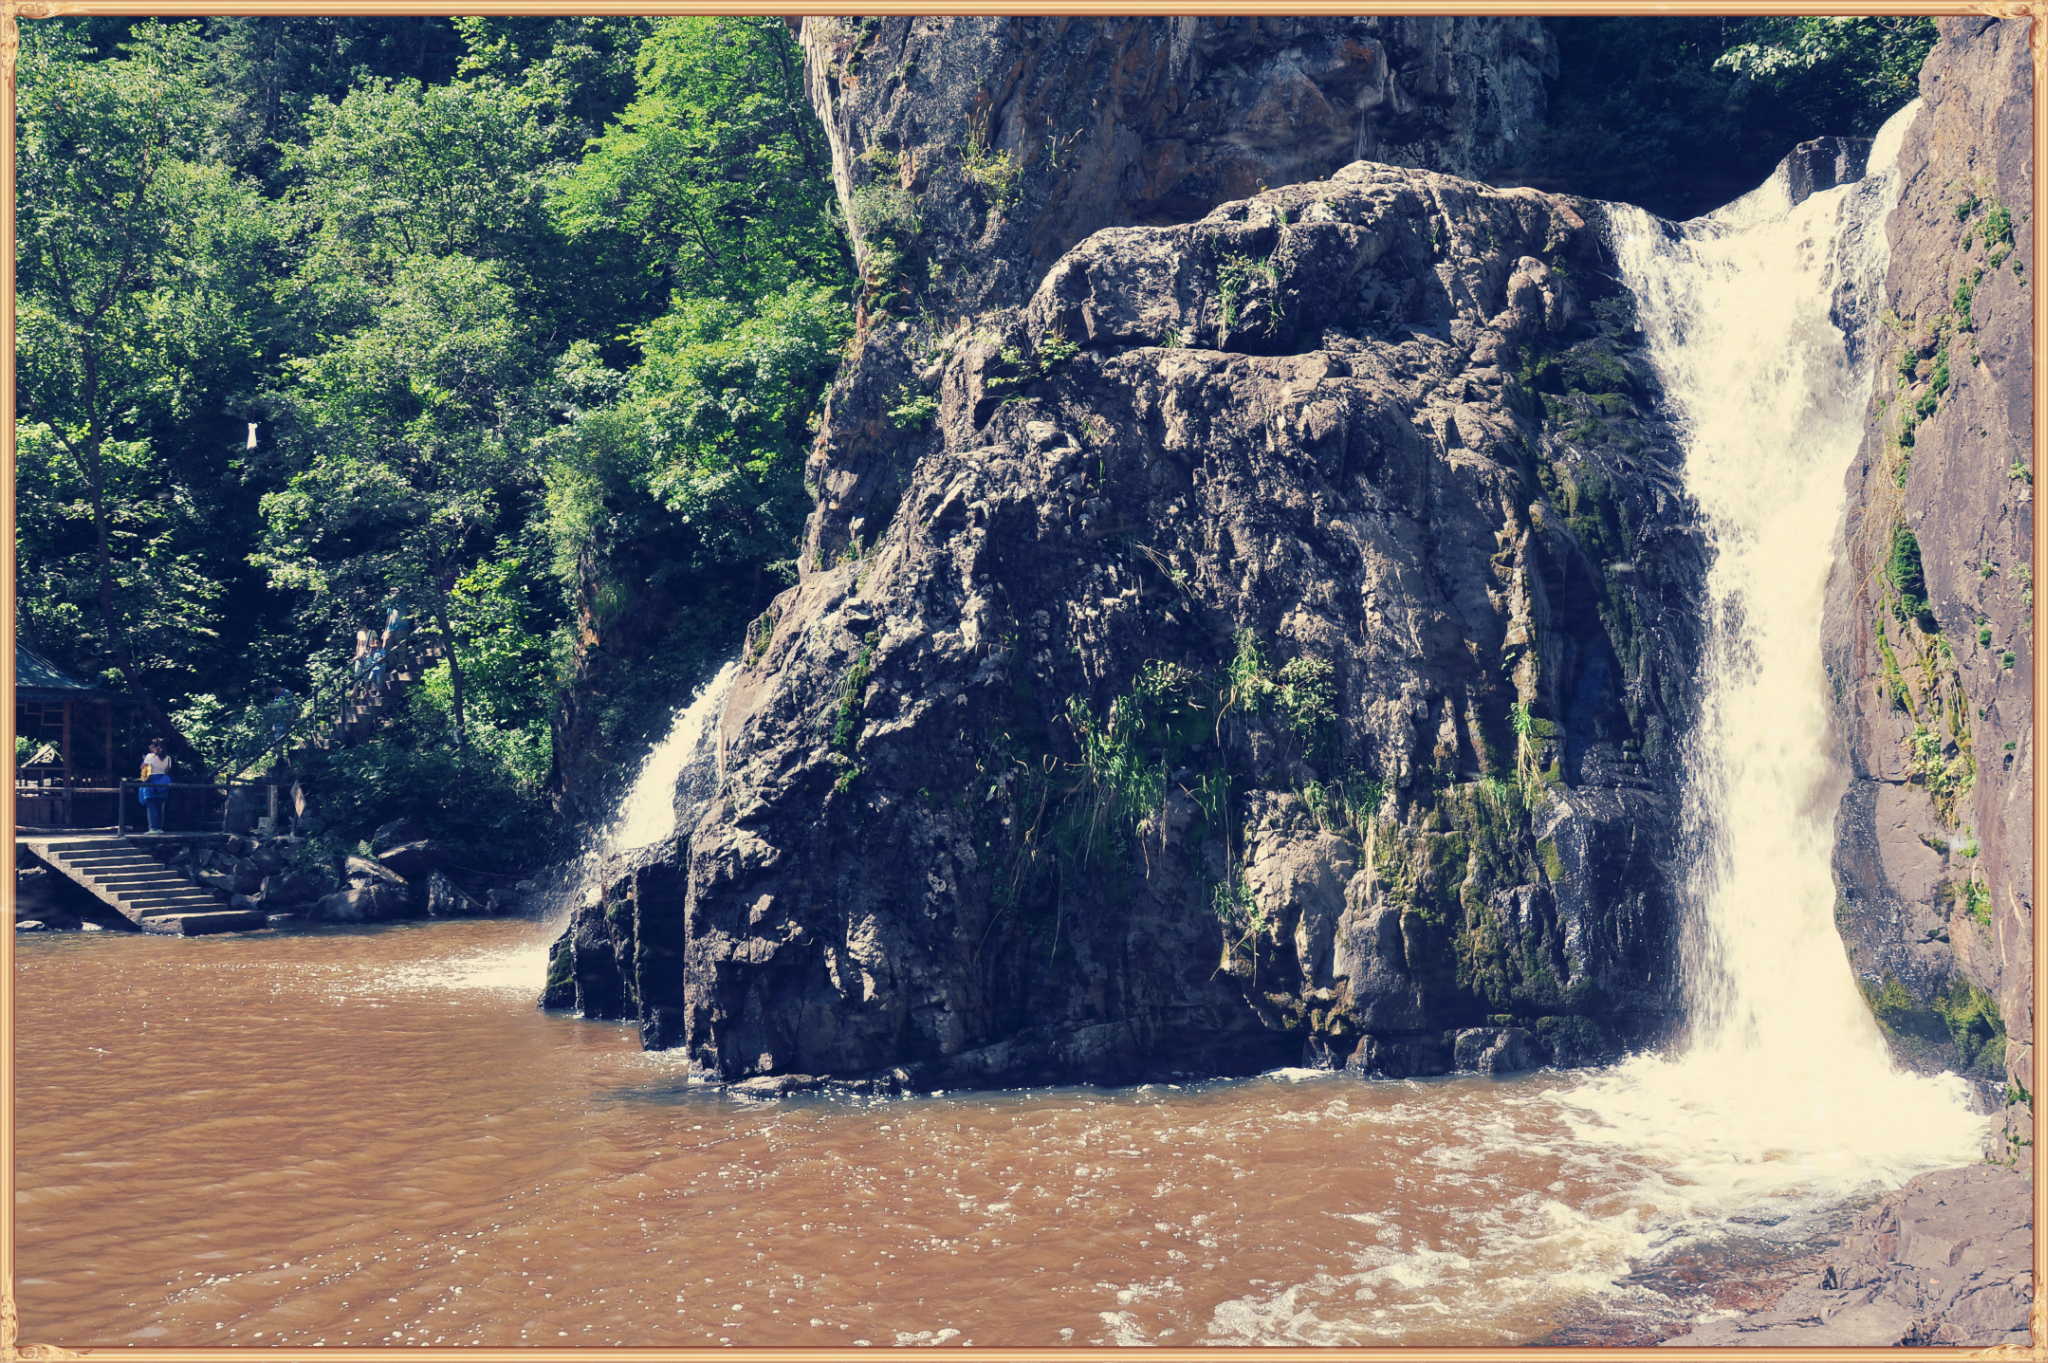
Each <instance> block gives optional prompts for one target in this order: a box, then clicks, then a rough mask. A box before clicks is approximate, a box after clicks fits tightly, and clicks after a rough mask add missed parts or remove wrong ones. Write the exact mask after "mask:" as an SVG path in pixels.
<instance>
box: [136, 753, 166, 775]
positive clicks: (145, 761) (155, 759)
mask: <svg viewBox="0 0 2048 1363" xmlns="http://www.w3.org/2000/svg"><path fill="white" fill-rule="evenodd" d="M142 774H143V775H144V776H169V775H170V774H171V755H170V754H169V753H164V754H161V755H159V754H157V753H153V752H146V753H144V754H143V755H142Z"/></svg>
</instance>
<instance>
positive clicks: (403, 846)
mask: <svg viewBox="0 0 2048 1363" xmlns="http://www.w3.org/2000/svg"><path fill="white" fill-rule="evenodd" d="M377 861H378V863H379V864H380V865H382V866H384V867H385V868H386V869H388V870H390V871H391V872H393V873H394V874H396V875H399V876H402V877H404V878H405V879H406V880H414V879H417V878H419V877H420V876H423V875H425V874H427V873H428V872H430V871H438V870H440V869H442V868H443V867H445V866H447V865H448V862H449V856H448V849H447V848H445V847H443V846H441V844H439V843H437V842H432V841H429V840H428V839H425V838H422V839H420V840H419V841H417V842H402V843H399V844H397V845H396V846H393V847H387V848H385V849H384V850H383V851H381V852H379V853H377Z"/></svg>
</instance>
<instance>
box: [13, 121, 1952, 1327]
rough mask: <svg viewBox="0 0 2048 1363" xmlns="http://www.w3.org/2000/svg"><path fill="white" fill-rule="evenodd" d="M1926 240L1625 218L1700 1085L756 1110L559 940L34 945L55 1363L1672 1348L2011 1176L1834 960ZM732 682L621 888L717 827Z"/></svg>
mask: <svg viewBox="0 0 2048 1363" xmlns="http://www.w3.org/2000/svg"><path fill="white" fill-rule="evenodd" d="M1887 138H1888V140H1889V143H1890V145H1892V146H1895V145H1896V140H1897V129H1896V128H1894V129H1892V130H1889V131H1888V133H1887ZM1877 159H1878V162H1879V164H1880V165H1881V164H1882V162H1883V160H1884V159H1885V158H1884V156H1883V155H1882V154H1881V155H1880V156H1879V157H1878V158H1877ZM1774 193H1775V194H1776V195H1777V198H1776V199H1775V200H1773V199H1772V198H1771V197H1770V196H1771V195H1772V194H1774ZM1891 193H1892V191H1891V189H1890V187H1889V185H1888V184H1887V183H1886V182H1885V180H1884V179H1883V178H1882V177H1881V176H1880V177H1874V178H1873V180H1871V181H1869V182H1866V184H1865V185H1864V186H1863V187H1861V188H1857V189H1849V190H1841V191H1830V192H1829V193H1828V194H1825V195H1818V196H1815V197H1814V198H1813V199H1811V200H1809V201H1808V202H1807V203H1806V204H1803V205H1800V206H1799V207H1798V208H1797V209H1788V208H1787V206H1786V200H1785V196H1784V194H1783V191H1782V189H1778V190H1774V189H1772V188H1771V187H1769V186H1767V187H1766V188H1765V189H1764V190H1763V191H1760V192H1759V195H1758V196H1752V198H1751V199H1750V200H1746V201H1744V202H1743V203H1742V204H1740V205H1736V206H1733V207H1732V208H1731V209H1730V210H1727V211H1724V213H1723V214H1722V215H1719V216H1718V217H1717V218H1716V219H1714V220H1712V221H1707V222H1701V223H1694V224H1688V225H1686V226H1685V227H1684V228H1682V229H1679V230H1678V231H1677V232H1676V233H1675V234H1673V233H1671V232H1667V231H1666V229H1665V228H1664V227H1662V226H1660V225H1658V224H1655V223H1653V222H1652V221H1650V220H1649V219H1647V218H1645V217H1642V216H1641V215H1636V214H1633V213H1632V212H1631V211H1630V210H1626V209H1617V210H1616V212H1615V225H1616V229H1617V234H1616V235H1617V241H1616V244H1617V249H1618V250H1619V252H1620V253H1621V256H1622V263H1623V266H1624V269H1625V271H1626V272H1627V276H1628V278H1629V280H1630V282H1631V284H1632V285H1633V286H1634V287H1635V288H1636V290H1637V292H1638V294H1639V296H1640V297H1641V299H1642V310H1641V314H1642V321H1643V325H1644V328H1645V330H1646V332H1648V334H1649V335H1650V336H1651V338H1652V341H1653V346H1654V351H1655V355H1656V359H1657V362H1658V364H1659V366H1660V368H1661V369H1662V370H1663V371H1664V374H1665V379H1666V383H1667V385H1668V387H1669V389H1670V391H1671V393H1672V394H1673V396H1674V398H1675V399H1676V400H1677V401H1678V403H1679V404H1680V406H1681V408H1682V411H1683V416H1684V419H1685V429H1686V434H1687V439H1688V446H1689V454H1688V459H1689V464H1688V468H1687V470H1686V477H1687V479H1688V485H1689V487H1690V488H1691V490H1692V492H1693V494H1694V495H1695V496H1696V497H1697V498H1698V499H1699V501H1700V503H1701V505H1702V507H1703V508H1704V510H1705V512H1706V515H1707V517H1708V521H1709V525H1710V527H1711V533H1712V535H1713V540H1714V544H1715V548H1716V551H1717V557H1716V561H1715V566H1714V569H1713V578H1712V582H1711V584H1710V595H1711V608H1712V610H1713V611H1714V618H1715V621H1716V641H1715V645H1714V648H1715V652H1714V655H1713V657H1712V659H1711V661H1710V663H1709V665H1708V668H1707V680H1708V682H1709V683H1710V684H1709V686H1708V687H1707V699H1706V706H1707V711H1706V718H1705V720H1704V722H1703V723H1702V724H1701V726H1700V727H1701V730H1702V734H1701V739H1700V742H1699V745H1698V746H1697V748H1696V749H1695V751H1694V753H1693V761H1694V765H1695V767H1696V768H1697V771H1698V773H1699V776H1700V780H1699V783H1698V789H1697V792H1696V795H1697V798H1696V805H1695V808H1694V810H1693V818H1692V825H1693V830H1694V833H1695V836H1696V838H1697V841H1698V843H1699V845H1700V847H1701V849H1702V853H1703V855H1702V857H1701V863H1700V870H1699V874H1698V877H1697V883H1696V884H1695V885H1694V887H1693V890H1694V893H1695V897H1696V899H1697V901H1698V905H1699V920H1698V923H1697V924H1696V927H1697V932H1696V934H1695V940H1694V942H1693V944H1692V945H1693V947H1694V948H1695V950H1694V952H1693V955H1692V957H1691V966H1692V971H1693V979H1694V984H1695V987H1696V998H1695V1009H1694V1016H1693V1023H1694V1025H1693V1028H1692V1032H1693V1035H1692V1039H1691V1045H1690V1048H1689V1049H1688V1050H1687V1051H1686V1052H1685V1053H1684V1054H1682V1055H1678V1056H1675V1057H1659V1056H1639V1057H1636V1058H1634V1059H1632V1060H1630V1061H1628V1062H1627V1063H1625V1064H1622V1065H1619V1066H1616V1067H1614V1068H1613V1069H1610V1070H1606V1071H1599V1072H1586V1073H1564V1074H1557V1073H1539V1074H1533V1075H1526V1076H1522V1077H1519V1078H1513V1079H1506V1080H1499V1081H1496V1080H1490V1079H1484V1078H1476V1077H1458V1078H1449V1079H1442V1080H1431V1081H1422V1082H1415V1081H1407V1082H1385V1081H1382V1082H1373V1083H1365V1082H1359V1081H1355V1080H1352V1079H1349V1078H1346V1077H1344V1076H1341V1075H1320V1074H1311V1073H1309V1072H1306V1071H1285V1072H1281V1073H1279V1074H1275V1075H1268V1076H1264V1077H1261V1078H1258V1079H1250V1080H1237V1081H1228V1082H1211V1083H1202V1084H1190V1085H1185V1086H1161V1085H1148V1086H1144V1087H1140V1088H1132V1089H1125V1090H1117V1091H1096V1090H1088V1089H1037V1090H1027V1091H1017V1092H1003V1093H963V1094H952V1095H934V1096H928V1097H920V1098H906V1099H898V1100H890V1101H840V1100H830V1099H825V1098H813V1097H802V1098H785V1099H783V1100H781V1101H778V1102H773V1103H766V1104H748V1103H744V1102H740V1101H737V1100H734V1099H731V1098H727V1097H725V1096H723V1095H722V1094H721V1093H720V1092H718V1091H717V1090H715V1089H713V1088H710V1087H707V1086H704V1085H699V1084H693V1083H692V1082H691V1081H690V1079H689V1076H688V1074H687V1072H686V1065H685V1061H684V1059H683V1057H682V1056H681V1055H679V1054H676V1053H667V1054H648V1053H644V1052H642V1051H641V1050H640V1048H639V1044H638V1039H637V1037H636V1035H635V1034H634V1031H633V1029H632V1028H631V1027H621V1026H615V1025H610V1024H600V1023H590V1022H582V1021H578V1020H576V1019H573V1018H569V1017H565V1016H561V1015H558V1014H548V1013H542V1012H539V1011H537V1010H535V1008H534V1007H533V1000H534V998H535V996H536V995H537V993H538V991H539V988H540V984H541V978H542V974H543V969H544V961H545V955H546V950H547V940H548V935H549V934H548V933H547V932H546V931H544V930H543V929H541V928H539V927H538V926H537V925H535V924H531V923H525V922H505V921H484V922H476V921H456V922H444V923H416V924H384V925H373V926H366V927H353V928H321V929H312V930H307V931H301V932H289V933H281V932H262V933H253V934H248V935H246V936H228V937H202V938H191V939H186V938H166V937H145V936H135V935H128V934H117V933H93V934H50V935H43V936H36V937H29V938H25V939H23V940H20V941H18V942H17V943H16V945H15V951H16V960H17V976H16V981H15V994H14V1008H15V1019H16V1037H17V1040H16V1073H17V1078H16V1095H17V1100H16V1108H15V1123H16V1137H15V1138H16V1186H17V1205H16V1212H15V1215H16V1220H15V1244H16V1256H17V1273H18V1277H17V1279H16V1283H15V1290H16V1293H17V1301H18V1304H19V1309H20V1316H21V1339H22V1341H23V1342H24V1343H30V1344H35V1343H50V1344H59V1345H63V1346H66V1347H72V1348H80V1347H90V1346H108V1345H118V1344H138V1343H147V1344H157V1345H209V1344H228V1343H233V1344H254V1345H272V1344H278V1345H286V1346H301V1347H303V1346H309V1345H315V1344H322V1345H326V1346H329V1347H334V1346H340V1345H344V1344H415V1345H432V1344H442V1345H451V1344H484V1345H496V1346H511V1345H520V1344H529V1345H550V1344H553V1345H559V1344H564V1343H575V1344H639V1345H715V1344H725V1343H731V1344H742V1345H771V1346H794V1345H826V1344H830V1345H849V1344H864V1343H871V1344H876V1345H892V1344H934V1345H943V1344H951V1345H965V1344H968V1343H973V1344H976V1345H982V1346H990V1345H1019V1346H1047V1345H1058V1344H1062V1343H1071V1344H1090V1343H1161V1344H1169V1345H1182V1344H1239V1343H1295V1342H1300V1343H1330V1344H1389V1343H1408V1344H1434V1345H1455V1344H1499V1343H1512V1342H1520V1341H1524V1340H1528V1339H1531V1338H1534V1337H1538V1336H1541V1335H1543V1334H1544V1333H1546V1332H1547V1331H1548V1330H1549V1329H1551V1328H1552V1327H1553V1326H1555V1325H1558V1324H1565V1323H1570V1322H1572V1321H1574V1320H1581V1319H1584V1318H1586V1317H1588V1316H1591V1315H1594V1314H1600V1313H1628V1312H1632V1311H1634V1312H1643V1313H1647V1314H1651V1315H1655V1314H1657V1313H1658V1312H1659V1311H1660V1310H1667V1309H1668V1308H1670V1307H1671V1305H1672V1304H1671V1303H1670V1302H1668V1301H1662V1300H1661V1299H1657V1300H1652V1299H1651V1298H1652V1297H1653V1295H1654V1294H1651V1293H1649V1292H1648V1291H1647V1290H1646V1289H1644V1288H1641V1287H1633V1286H1624V1285H1622V1279H1623V1277H1624V1275H1625V1274H1626V1273H1627V1272H1628V1270H1629V1269H1630V1267H1631V1265H1632V1264H1634V1263H1636V1262H1639V1261H1640V1260H1642V1259H1643V1258H1645V1257H1646V1256H1650V1255H1653V1254H1655V1253H1658V1252H1659V1251H1663V1250H1668V1249H1672V1248H1675V1247H1678V1246H1681V1245H1684V1244H1687V1243H1692V1242H1697V1241H1701V1240H1713V1239H1716V1238H1719V1237H1723V1236H1726V1235H1728V1234H1729V1233H1730V1231H1731V1228H1735V1227H1747V1228H1749V1229H1750V1230H1752V1231H1753V1230H1754V1229H1755V1228H1756V1227H1758V1226H1775V1227H1776V1230H1775V1232H1774V1233H1775V1234H1777V1235H1780V1236H1783V1237H1795V1236H1797V1235H1798V1234H1799V1233H1800V1230H1801V1228H1802V1227H1804V1226H1811V1225H1814V1224H1815V1223H1816V1222H1817V1220H1818V1219H1819V1218H1820V1217H1822V1216H1823V1215H1825V1214H1826V1213H1827V1211H1828V1210H1829V1209H1830V1208H1831V1207H1834V1206H1836V1205H1838V1204H1839V1203H1840V1202H1841V1201H1842V1200H1843V1199H1845V1198H1848V1197H1851V1196H1853V1195H1856V1194H1858V1193H1863V1192H1868V1191H1871V1190H1873V1189H1877V1188H1883V1187H1889V1186H1895V1185H1896V1184H1898V1183H1899V1182H1902V1181H1903V1180H1904V1179H1906V1178H1908V1177H1910V1176H1911V1175H1912V1174H1914V1173H1916V1172H1919V1171H1921V1170H1924V1169H1928V1168H1935V1167H1940V1166H1944V1165H1953V1164H1962V1163H1969V1162H1972V1161H1974V1160H1975V1159H1976V1158H1977V1143H1978V1139H1979V1135H1980V1132H1981V1124H1980V1122H1979V1120H1978V1119H1975V1118H1972V1117H1971V1116H1969V1114H1968V1113H1967V1111H1966V1110H1965V1108H1964V1105H1963V1102H1962V1092H1963V1090H1962V1085H1961V1083H1960V1081H1957V1080H1954V1079H1918V1078H1911V1077H1908V1076H1902V1075H1899V1074H1897V1073H1896V1072H1895V1071H1894V1069H1893V1067H1892V1066H1891V1064H1890V1063H1889V1060H1888V1059H1887V1057H1886V1055H1885V1052H1884V1050H1883V1047H1882V1044H1881V1041H1880V1039H1879V1037H1878V1036H1877V1033H1876V1032H1875V1030H1874V1028H1873V1026H1872V1024H1871V1022H1870V1020H1869V1018H1868V1016H1867V1014H1866V1013H1865V1012H1864V1010H1863V1009H1862V1007H1861V1004H1860V1002H1859V1001H1858V1000H1857V998H1856V994H1855V985H1854V982H1853V981H1852V980H1851V978H1850V975H1849V971H1848V967H1847V964H1846V961H1845V959H1844V956H1843V953H1842V948H1841V946H1840V943H1839V941H1838V940H1836V939H1835V938H1834V936H1833V933H1832V928H1831V922H1830V913H1831V906H1832V903H1833V894H1832V887H1831V885H1830V883H1829V879H1828V847H1829V841H1830V830H1829V820H1830V818H1831V816H1832V810H1831V800H1832V795H1831V792H1832V790H1833V787H1832V786H1831V784H1830V781H1831V778H1830V773H1829V771H1828V768H1827V761H1826V753H1825V749H1824V747H1823V742H1824V728H1825V724H1824V719H1825V717H1824V714H1823V711H1822V708H1821V697H1822V695H1823V689H1822V688H1823V683H1822V679H1821V677H1820V675H1819V670H1818V622H1819V591H1820V583H1821V580H1822V577H1823V576H1824V574H1825V572H1826V567H1827V562H1826V556H1827V552H1828V549H1827V545H1828V539H1829V536H1830V534H1831V532H1832V530H1833V528H1834V524H1835V520H1836V517H1837V516H1838V515H1839V512H1840V497H1841V484H1842V473H1843V469H1844V466H1845V464H1846V461H1847V460H1848V458H1849V457H1850V453H1851V451H1852V450H1853V447H1854V434H1855V432H1854V426H1855V422H1856V419H1857V416H1858V414H1859V413H1860V410H1861V405H1862V398H1861V395H1860V391H1859V389H1858V386H1857V385H1858V380H1857V378H1856V375H1855V372H1854V369H1853V368H1852V367H1850V366H1847V365H1846V364H1845V362H1844V359H1843V355H1844V344H1845V342H1844V339H1843V337H1842V336H1841V334H1840V333H1839V331H1837V330H1836V329H1835V328H1834V327H1833V326H1832V325H1831V324H1830V323H1829V321H1828V313H1827V299H1828V297H1829V295H1830V291H1831V290H1832V289H1833V288H1834V286H1835V285H1836V284H1838V283H1841V282H1842V280H1843V274H1842V272H1843V270H1844V269H1848V270H1849V271H1850V272H1851V273H1853V274H1856V275H1858V276H1860V277H1862V278H1864V279H1865V280H1866V282H1867V281H1868V280H1869V279H1870V278H1873V277H1874V276H1873V274H1872V272H1873V270H1880V269H1881V268H1882V264H1883V261H1882V258H1881V255H1876V256H1874V255H1872V254H1871V253H1872V252H1873V251H1875V252H1881V251H1882V233H1881V229H1877V228H1872V226H1871V224H1873V223H1874V222H1877V221H1878V220H1879V218H1880V217H1881V213H1882V210H1883V208H1884V206H1885V205H1886V204H1888V203H1889V201H1890V195H1891ZM1845 227H1846V229H1847V230H1846V232H1845V230H1844V229H1845ZM1844 241H1846V242H1847V243H1848V245H1849V247H1850V248H1851V249H1850V250H1849V252H1848V254H1847V256H1842V255H1841V254H1840V252H1838V250H1837V245H1838V243H1842V242H1844ZM1844 260H1847V261H1848V262H1849V263H1848V264H1847V265H1844V264H1843V263H1842V262H1843V261H1844ZM730 677H731V672H730V669H728V672H727V673H725V674H721V681H720V682H717V683H714V684H713V686H712V687H710V688H707V690H706V691H705V692H704V693H702V694H700V695H699V697H698V698H697V700H696V701H695V702H694V703H693V704H692V706H691V707H690V708H689V709H688V710H687V711H685V712H684V713H683V714H681V715H679V716H678V720H677V724H676V730H675V732H674V734H673V735H672V736H671V739H670V741H669V743H668V745H666V747H665V749H664V750H663V751H658V752H657V753H656V754H654V755H653V756H650V758H649V759H648V763H647V766H646V767H645V768H644V769H643V771H642V772H641V775H640V780H639V781H638V782H637V783H636V786H635V793H634V795H633V796H632V797H631V798H630V799H629V800H628V801H627V803H626V805H625V807H624V808H623V810H622V813H621V816H620V818H619V820H618V821H617V822H616V823H615V824H614V825H613V827H612V828H611V829H610V830H608V831H607V833H606V835H605V837H604V839H603V844H604V849H605V850H604V851H603V852H601V853H599V854H598V855H599V856H600V857H602V856H604V855H609V854H619V853H625V852H630V851H632V850H633V849H635V848H639V847H645V846H649V845H652V844H654V843H658V842H661V841H663V840H665V839H666V838H668V837H669V836H671V835H672V834H673V832H674V829H675V818H676V813H675V811H676V806H677V790H678V785H679V783H680V784H681V785H683V786H692V785H693V783H701V780H702V779H704V778H705V777H706V775H707V773H708V774H709V779H711V780H713V781H714V782H715V773H716V754H715V739H714V738H713V737H712V736H713V735H715V731H716V723H715V721H716V717H717V712H718V708H719V705H720V703H721V701H722V696H723V690H724V684H729V682H730ZM686 802H687V801H686Z"/></svg>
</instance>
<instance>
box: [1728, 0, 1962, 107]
mask: <svg viewBox="0 0 2048 1363" xmlns="http://www.w3.org/2000/svg"><path fill="white" fill-rule="evenodd" d="M1745 28H1746V33H1747V35H1748V41H1745V42H1741V43H1738V44H1736V45H1735V46H1734V47H1731V48H1729V49H1728V50H1727V51H1726V52H1724V53H1722V54H1721V55H1720V56H1719V57H1718V58H1716V59H1715V61H1714V66H1715V67H1716V69H1719V70H1727V71H1733V72H1735V73H1736V74H1737V75H1738V76H1744V77H1747V78H1749V79H1751V80H1754V81H1756V82H1758V83H1759V84H1762V85H1765V86H1768V87H1769V88H1770V89H1771V90H1772V91H1773V92H1774V93H1776V94H1777V95H1778V96H1779V98H1781V99H1783V100H1785V101H1786V102H1787V103H1789V104H1791V105H1792V106H1793V107H1795V108H1797V109H1799V110H1800V111H1801V112H1802V113H1803V114H1805V116H1806V117H1808V118H1809V119H1811V120H1813V121H1814V122H1816V123H1821V124H1825V125H1827V126H1828V127H1830V128H1831V129H1832V130H1833V131H1835V132H1837V133H1840V134H1845V135H1855V136H1864V137H1867V136H1869V135H1870V134H1872V133H1875V132H1876V131H1877V130H1878V128H1879V127H1881V126H1882V125H1883V123H1884V121H1885V119H1887V118H1889V117H1890V116H1891V115H1892V114H1893V113H1894V112H1896V111H1897V110H1898V109H1900V108H1902V107H1904V105H1905V104H1906V103H1907V102H1908V101H1909V100H1911V99H1912V98H1913V97H1914V96H1915V95H1916V94H1918V93H1919V78H1920V64H1921V63H1922V62H1924V61H1926V60H1927V53H1928V52H1929V51H1930V50H1931V49H1932V48H1933V46H1934V40H1935V36H1936V34H1935V30H1934V21H1933V20H1932V19H1925V18H1905V17H1899V16H1891V17H1874V16H1861V17H1856V18H1818V17H1813V16H1794V15H1769V16H1761V17H1758V18H1755V19H1751V20H1749V21H1747V24H1746V26H1745Z"/></svg>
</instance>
